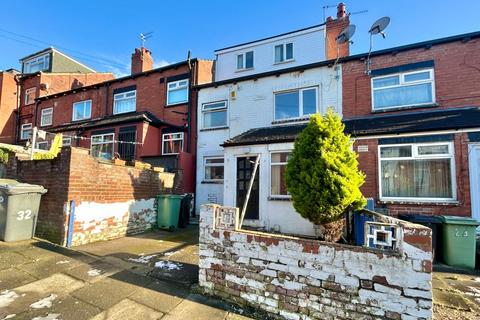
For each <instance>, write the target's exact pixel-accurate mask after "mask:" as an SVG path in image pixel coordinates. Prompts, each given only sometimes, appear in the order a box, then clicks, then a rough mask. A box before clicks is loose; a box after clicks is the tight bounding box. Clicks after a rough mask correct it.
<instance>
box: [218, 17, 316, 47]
mask: <svg viewBox="0 0 480 320" xmlns="http://www.w3.org/2000/svg"><path fill="white" fill-rule="evenodd" d="M323 25H325V23H321V24H317V25H314V26H310V27H306V28H302V29H298V30H294V31H290V32H285V33H282V34H277V35H275V36H270V37H267V38H263V39H258V40H254V41H248V42H244V43H240V44H236V45H233V46H229V47H225V48H221V49H217V50H215V52H219V51H223V50H228V49H233V48H236V47H241V46H246V45H248V44H252V43H256V42H261V41H265V40H270V39H274V38H279V37H283V36H287V35H289V34H293V33H297V32H302V31H306V30H309V29H314V28H318V27H321V26H323Z"/></svg>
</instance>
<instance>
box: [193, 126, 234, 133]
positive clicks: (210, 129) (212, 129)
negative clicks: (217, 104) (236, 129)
mask: <svg viewBox="0 0 480 320" xmlns="http://www.w3.org/2000/svg"><path fill="white" fill-rule="evenodd" d="M225 129H228V126H224V127H215V128H204V129H200V132H203V131H215V130H225Z"/></svg>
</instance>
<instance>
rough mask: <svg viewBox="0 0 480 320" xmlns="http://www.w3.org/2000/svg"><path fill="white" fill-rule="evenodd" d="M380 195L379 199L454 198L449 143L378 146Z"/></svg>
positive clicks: (451, 153)
mask: <svg viewBox="0 0 480 320" xmlns="http://www.w3.org/2000/svg"><path fill="white" fill-rule="evenodd" d="M379 152H380V166H379V170H380V197H381V198H382V199H383V200H398V201H404V200H413V201H449V200H450V201H451V200H454V199H455V190H454V187H455V170H454V155H453V144H452V143H451V142H443V143H431V144H401V145H386V146H380V148H379Z"/></svg>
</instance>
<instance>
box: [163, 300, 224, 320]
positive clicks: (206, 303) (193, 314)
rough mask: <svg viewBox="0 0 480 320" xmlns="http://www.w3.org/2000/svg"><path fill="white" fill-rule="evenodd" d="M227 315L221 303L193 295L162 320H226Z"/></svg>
mask: <svg viewBox="0 0 480 320" xmlns="http://www.w3.org/2000/svg"><path fill="white" fill-rule="evenodd" d="M227 314H228V311H226V310H224V305H223V304H222V303H221V302H220V301H218V300H213V299H209V298H207V297H204V296H201V295H197V294H191V295H189V296H188V297H187V298H186V299H185V300H183V301H182V302H181V303H180V304H179V305H177V306H176V307H175V308H174V309H173V310H172V311H171V312H170V314H168V315H166V316H165V317H164V318H162V320H184V319H188V320H206V319H208V320H217V319H218V320H224V319H225V317H226V316H227Z"/></svg>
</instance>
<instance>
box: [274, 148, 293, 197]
mask: <svg viewBox="0 0 480 320" xmlns="http://www.w3.org/2000/svg"><path fill="white" fill-rule="evenodd" d="M289 157H290V152H275V153H272V154H271V161H270V166H271V175H270V195H271V196H280V197H290V195H289V194H288V191H287V186H286V185H285V167H286V165H287V162H288V159H289Z"/></svg>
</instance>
